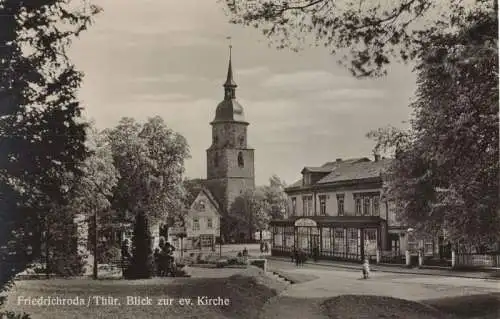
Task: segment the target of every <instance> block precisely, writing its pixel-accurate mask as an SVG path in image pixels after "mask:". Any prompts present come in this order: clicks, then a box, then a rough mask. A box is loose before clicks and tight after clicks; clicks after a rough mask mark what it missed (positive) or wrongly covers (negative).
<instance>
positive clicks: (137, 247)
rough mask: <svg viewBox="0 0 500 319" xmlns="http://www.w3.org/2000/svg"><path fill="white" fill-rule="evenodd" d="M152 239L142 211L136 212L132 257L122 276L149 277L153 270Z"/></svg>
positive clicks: (130, 277) (128, 277)
mask: <svg viewBox="0 0 500 319" xmlns="http://www.w3.org/2000/svg"><path fill="white" fill-rule="evenodd" d="M151 244H152V239H151V234H150V232H149V224H148V220H147V217H146V215H145V214H144V213H143V212H140V213H138V214H137V217H136V221H135V225H134V236H133V238H132V258H131V260H130V265H129V267H128V268H127V269H126V271H125V273H124V276H125V278H127V279H145V278H151V277H152V275H153V270H154V259H153V252H152V249H151Z"/></svg>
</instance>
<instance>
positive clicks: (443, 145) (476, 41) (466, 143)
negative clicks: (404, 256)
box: [370, 10, 500, 250]
mask: <svg viewBox="0 0 500 319" xmlns="http://www.w3.org/2000/svg"><path fill="white" fill-rule="evenodd" d="M455 23H456V25H458V26H460V30H459V32H457V33H455V34H442V35H441V36H439V37H438V36H436V37H435V38H434V39H433V45H432V46H430V47H429V50H428V51H427V52H426V54H425V55H424V56H423V59H422V61H421V62H420V63H419V65H418V66H417V71H418V81H417V85H418V89H417V97H416V100H415V101H414V102H413V103H412V105H411V106H412V108H413V109H414V111H415V112H414V114H415V115H414V120H413V121H412V127H411V130H410V131H408V132H398V131H396V130H391V129H386V130H379V131H378V132H373V133H372V134H370V136H372V137H374V138H376V139H377V140H378V142H377V145H376V148H381V149H385V148H386V147H387V146H396V147H397V153H396V159H395V160H394V163H393V165H392V167H391V169H390V182H389V183H388V191H387V194H388V196H389V198H390V199H392V200H394V201H395V202H396V203H397V209H398V214H399V215H400V217H401V218H402V219H403V220H405V221H407V222H408V223H410V224H411V225H415V227H416V228H417V229H421V230H423V231H425V232H427V233H431V234H436V233H438V232H442V231H443V230H445V231H446V233H447V237H448V238H450V239H451V241H452V242H454V243H455V244H461V246H464V247H463V248H471V247H470V246H475V248H477V249H479V250H481V246H489V247H491V246H492V245H493V244H494V243H498V242H499V241H500V215H499V206H498V200H499V199H498V193H499V188H498V176H499V175H498V174H499V157H498V145H499V136H498V29H497V27H498V16H497V15H496V14H495V13H493V12H488V13H485V12H483V11H480V10H478V11H474V12H471V13H470V14H468V15H465V16H464V18H463V19H461V20H459V21H456V22H455ZM466 246H469V247H466Z"/></svg>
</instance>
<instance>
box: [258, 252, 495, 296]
mask: <svg viewBox="0 0 500 319" xmlns="http://www.w3.org/2000/svg"><path fill="white" fill-rule="evenodd" d="M268 262H269V264H268V267H269V269H274V270H280V271H284V272H287V273H296V274H307V275H313V276H316V277H318V279H314V280H311V281H308V282H304V283H300V284H293V285H290V286H289V287H288V289H286V290H285V291H284V292H283V294H282V295H283V296H289V297H296V298H326V297H334V296H338V295H343V294H368V295H379V296H389V297H395V298H402V299H407V300H414V301H419V300H426V299H433V298H443V297H455V296H464V295H473V294H487V293H500V281H494V280H485V279H471V278H458V277H445V276H429V275H415V274H398V273H386V272H372V273H371V275H370V278H369V279H367V280H364V279H361V277H362V275H361V267H360V270H359V271H355V270H344V269H336V268H332V267H326V266H318V265H311V264H306V265H304V266H302V267H299V268H297V267H295V265H294V264H292V263H291V262H286V261H276V260H269V261H268Z"/></svg>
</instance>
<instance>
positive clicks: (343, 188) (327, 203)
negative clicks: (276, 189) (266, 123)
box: [271, 156, 408, 261]
mask: <svg viewBox="0 0 500 319" xmlns="http://www.w3.org/2000/svg"><path fill="white" fill-rule="evenodd" d="M389 164H390V159H384V158H382V159H381V158H379V157H378V156H376V158H375V160H370V159H368V158H357V159H347V160H342V159H337V160H336V161H334V162H328V163H325V164H324V165H322V166H321V167H304V169H303V170H302V172H301V173H302V178H301V179H300V180H299V181H297V182H296V183H294V184H292V185H291V186H289V187H287V188H286V189H285V192H286V194H287V197H288V206H289V207H288V211H289V215H288V218H287V219H284V220H273V221H271V229H272V253H273V254H274V255H290V254H291V253H292V251H293V249H294V248H296V249H299V250H302V251H304V252H306V253H308V254H312V252H313V250H314V249H315V248H316V249H318V250H319V254H320V258H325V259H345V260H359V261H361V260H363V259H364V258H371V259H375V258H376V257H375V256H376V254H377V250H379V251H384V252H391V254H393V255H398V254H404V251H405V250H406V249H407V246H408V242H407V238H408V236H407V235H406V233H407V227H406V226H405V225H402V224H400V223H399V222H398V221H397V220H396V215H395V211H394V205H393V204H392V203H390V202H388V201H386V200H385V199H384V197H383V191H382V190H383V189H382V187H383V179H382V176H383V175H384V171H385V170H386V168H387V167H388V165H389Z"/></svg>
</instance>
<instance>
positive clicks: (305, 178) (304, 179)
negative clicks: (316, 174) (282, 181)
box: [302, 173, 311, 186]
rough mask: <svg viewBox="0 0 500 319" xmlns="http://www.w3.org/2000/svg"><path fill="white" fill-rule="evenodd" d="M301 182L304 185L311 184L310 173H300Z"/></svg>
mask: <svg viewBox="0 0 500 319" xmlns="http://www.w3.org/2000/svg"><path fill="white" fill-rule="evenodd" d="M302 183H303V184H304V186H306V185H311V174H309V173H305V174H303V175H302Z"/></svg>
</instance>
